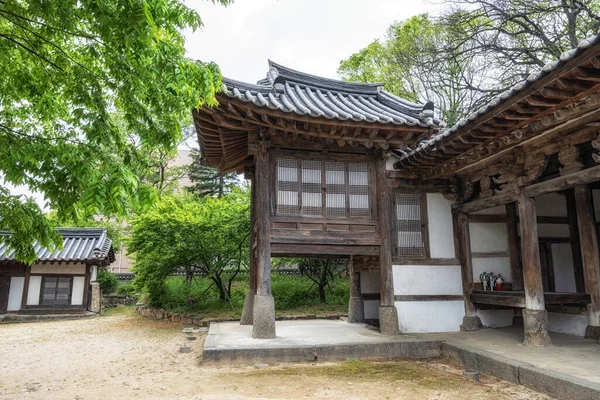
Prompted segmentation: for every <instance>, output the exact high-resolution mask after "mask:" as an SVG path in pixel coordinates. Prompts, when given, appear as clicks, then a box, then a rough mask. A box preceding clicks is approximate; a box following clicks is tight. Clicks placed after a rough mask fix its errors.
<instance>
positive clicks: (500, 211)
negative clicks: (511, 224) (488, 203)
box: [471, 206, 506, 215]
mask: <svg viewBox="0 0 600 400" xmlns="http://www.w3.org/2000/svg"><path fill="white" fill-rule="evenodd" d="M471 214H479V215H504V214H506V207H504V206H496V207H492V208H486V209H484V210H479V211H473V212H472V213H471Z"/></svg>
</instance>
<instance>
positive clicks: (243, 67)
mask: <svg viewBox="0 0 600 400" xmlns="http://www.w3.org/2000/svg"><path fill="white" fill-rule="evenodd" d="M190 6H193V7H195V9H196V10H197V11H198V12H199V14H200V16H201V17H202V20H203V21H204V28H203V29H202V30H201V31H196V32H194V33H192V32H186V35H185V36H186V39H187V42H186V49H187V50H188V53H189V55H190V56H191V57H193V58H196V59H200V60H203V61H214V62H216V63H217V64H218V65H219V66H220V67H221V71H222V72H223V75H225V76H227V77H229V78H232V79H237V80H241V81H246V82H255V81H257V80H258V79H261V78H263V77H264V75H265V73H266V72H267V69H268V66H267V60H268V59H271V60H273V61H275V62H278V63H280V64H283V65H285V66H287V67H290V68H293V69H296V70H300V71H302V72H308V73H311V74H314V75H319V76H324V77H329V78H337V73H336V70H337V67H338V65H339V62H340V61H341V60H342V59H344V58H346V57H348V56H350V55H351V54H352V53H354V52H356V51H357V50H359V49H361V48H363V47H365V46H366V45H368V44H369V43H370V42H371V41H373V40H374V39H376V38H381V37H383V36H384V34H385V31H386V29H387V27H388V26H389V25H390V24H391V23H392V22H394V21H398V20H403V19H406V18H408V17H410V16H413V15H416V14H419V13H424V12H427V11H428V9H430V8H431V5H427V4H426V3H425V2H424V1H420V0H417V1H405V0H370V1H364V0H279V1H277V0H237V1H236V2H235V3H234V4H232V5H231V6H229V7H223V6H220V5H213V4H212V3H210V2H201V3H195V4H190Z"/></svg>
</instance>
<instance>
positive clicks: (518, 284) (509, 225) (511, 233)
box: [505, 203, 523, 326]
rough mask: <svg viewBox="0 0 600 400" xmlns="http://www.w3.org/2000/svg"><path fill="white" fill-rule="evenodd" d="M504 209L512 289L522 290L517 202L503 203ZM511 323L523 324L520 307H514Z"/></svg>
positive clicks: (515, 324)
mask: <svg viewBox="0 0 600 400" xmlns="http://www.w3.org/2000/svg"><path fill="white" fill-rule="evenodd" d="M505 209H506V232H507V234H508V250H509V255H510V276H511V281H512V290H523V268H522V266H521V256H520V254H519V225H518V222H519V221H518V216H517V203H508V204H506V205H505ZM513 325H514V326H523V310H522V309H520V308H515V309H514V314H513Z"/></svg>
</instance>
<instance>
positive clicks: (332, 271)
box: [296, 258, 348, 303]
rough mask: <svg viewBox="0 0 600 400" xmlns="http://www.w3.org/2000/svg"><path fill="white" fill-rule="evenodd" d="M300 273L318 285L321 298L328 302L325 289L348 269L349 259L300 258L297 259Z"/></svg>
mask: <svg viewBox="0 0 600 400" xmlns="http://www.w3.org/2000/svg"><path fill="white" fill-rule="evenodd" d="M296 262H297V263H298V268H299V269H300V273H301V274H302V275H304V276H306V277H308V279H310V280H311V281H312V282H313V284H314V285H316V286H317V290H318V292H319V300H320V301H321V303H326V302H327V294H326V292H325V289H327V288H329V291H330V292H332V291H333V290H332V287H333V285H334V284H335V282H336V281H337V280H338V279H340V278H342V276H344V274H345V273H346V271H347V269H348V260H343V259H330V258H300V259H297V260H296Z"/></svg>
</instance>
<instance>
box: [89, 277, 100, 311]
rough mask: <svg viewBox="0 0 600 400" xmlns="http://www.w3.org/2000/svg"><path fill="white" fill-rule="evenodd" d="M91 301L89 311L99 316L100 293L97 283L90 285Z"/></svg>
mask: <svg viewBox="0 0 600 400" xmlns="http://www.w3.org/2000/svg"><path fill="white" fill-rule="evenodd" d="M90 290H91V301H90V308H89V311H91V312H94V313H96V314H100V310H102V293H101V291H100V284H99V283H98V282H92V283H90Z"/></svg>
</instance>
